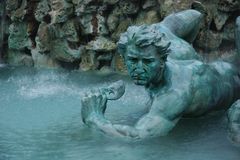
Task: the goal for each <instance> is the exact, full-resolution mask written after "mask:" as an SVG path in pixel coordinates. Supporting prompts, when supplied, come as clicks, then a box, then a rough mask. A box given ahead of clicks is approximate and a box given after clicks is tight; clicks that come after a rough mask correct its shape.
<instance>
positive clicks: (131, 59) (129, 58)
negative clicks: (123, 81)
mask: <svg viewBox="0 0 240 160" xmlns="http://www.w3.org/2000/svg"><path fill="white" fill-rule="evenodd" d="M128 60H129V61H131V62H133V63H137V61H138V59H137V58H134V57H128Z"/></svg>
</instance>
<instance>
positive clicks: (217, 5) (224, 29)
mask: <svg viewBox="0 0 240 160" xmlns="http://www.w3.org/2000/svg"><path fill="white" fill-rule="evenodd" d="M200 2H202V4H203V6H204V7H202V6H201V5H199V3H198V2H194V1H193V0H6V5H5V8H6V11H7V19H6V20H7V21H6V23H5V28H6V29H5V33H4V34H3V35H0V38H1V37H2V36H4V40H5V44H7V45H3V46H5V49H4V51H5V52H4V57H5V61H7V62H8V63H10V64H13V65H27V66H35V67H50V68H56V67H66V68H74V69H80V70H84V71H86V70H108V69H111V70H124V67H123V62H122V59H121V57H120V56H119V55H118V54H117V53H116V42H117V41H118V39H119V36H120V34H121V33H122V32H124V31H126V29H127V28H128V26H130V25H141V24H152V23H156V22H159V21H161V20H162V19H163V18H164V17H165V16H167V15H169V14H170V13H172V12H177V11H180V10H184V9H189V8H194V9H197V10H199V11H201V12H202V13H203V14H205V20H204V22H203V23H202V27H201V31H200V33H199V35H198V36H197V39H196V40H195V42H194V46H195V47H196V48H197V49H198V50H199V52H201V53H205V54H208V55H211V54H220V53H222V52H224V51H229V49H233V48H234V21H235V18H236V17H237V16H238V15H239V11H240V1H239V0H211V1H207V0H200ZM1 4H3V3H2V0H1ZM0 8H3V7H1V5H0ZM2 10H3V9H0V13H1V15H2V14H3V12H2ZM1 50H2V51H3V49H1Z"/></svg>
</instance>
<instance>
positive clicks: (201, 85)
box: [155, 59, 240, 115]
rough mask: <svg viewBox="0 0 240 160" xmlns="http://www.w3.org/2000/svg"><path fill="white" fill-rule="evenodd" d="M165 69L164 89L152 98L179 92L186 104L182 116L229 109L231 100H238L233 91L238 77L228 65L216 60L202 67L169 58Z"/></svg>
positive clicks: (236, 85) (196, 63) (235, 91)
mask: <svg viewBox="0 0 240 160" xmlns="http://www.w3.org/2000/svg"><path fill="white" fill-rule="evenodd" d="M166 66H167V72H168V74H167V81H168V82H167V87H165V88H164V90H159V93H158V95H157V96H156V97H155V98H159V96H163V95H164V94H165V93H167V92H168V91H170V90H178V91H181V92H183V96H184V99H185V101H187V102H186V104H188V105H187V106H185V109H184V114H190V115H201V114H203V113H205V112H206V111H209V110H215V109H220V108H224V107H227V106H230V105H231V103H232V102H233V100H234V99H236V98H239V97H240V93H238V92H239V91H237V90H238V89H239V88H240V84H239V83H237V82H238V81H239V75H238V73H237V72H236V70H235V68H234V66H232V65H231V64H229V63H226V62H223V61H216V62H214V63H210V64H205V63H203V62H201V61H198V60H184V61H182V60H173V59H169V60H168V62H167V63H166ZM237 78H238V79H237ZM173 107H174V106H173Z"/></svg>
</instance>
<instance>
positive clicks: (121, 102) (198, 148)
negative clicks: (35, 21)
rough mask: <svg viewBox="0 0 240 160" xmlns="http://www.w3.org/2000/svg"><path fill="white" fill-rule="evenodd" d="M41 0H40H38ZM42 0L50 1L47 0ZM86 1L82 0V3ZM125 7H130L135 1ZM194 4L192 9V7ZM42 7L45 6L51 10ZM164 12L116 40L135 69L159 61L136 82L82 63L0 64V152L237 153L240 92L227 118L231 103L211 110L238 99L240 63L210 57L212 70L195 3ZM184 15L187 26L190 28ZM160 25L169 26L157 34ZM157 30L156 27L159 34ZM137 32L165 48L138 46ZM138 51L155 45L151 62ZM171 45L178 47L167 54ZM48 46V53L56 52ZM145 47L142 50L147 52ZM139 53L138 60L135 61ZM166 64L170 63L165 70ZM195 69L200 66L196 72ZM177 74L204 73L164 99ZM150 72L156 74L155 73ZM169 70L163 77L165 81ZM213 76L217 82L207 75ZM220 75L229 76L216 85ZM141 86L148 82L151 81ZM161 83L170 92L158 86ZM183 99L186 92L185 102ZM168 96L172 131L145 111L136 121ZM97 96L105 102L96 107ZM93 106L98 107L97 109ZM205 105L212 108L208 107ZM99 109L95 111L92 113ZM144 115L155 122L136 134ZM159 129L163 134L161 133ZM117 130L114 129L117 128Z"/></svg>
mask: <svg viewBox="0 0 240 160" xmlns="http://www.w3.org/2000/svg"><path fill="white" fill-rule="evenodd" d="M27 2H31V1H27ZM34 2H36V3H37V1H34ZM40 2H42V3H43V4H45V3H47V2H48V1H45V0H44V1H40ZM54 2H55V1H54ZM56 2H57V1H56ZM58 2H61V3H62V4H67V5H68V3H70V1H64V0H63V1H58ZM77 2H81V1H78V0H75V1H74V3H77ZM84 2H85V1H84ZM86 2H89V1H88V0H87V1H86ZM98 2H100V1H98ZM106 2H108V1H106ZM111 2H112V3H115V2H116V3H117V0H111ZM121 2H124V3H126V4H127V3H128V2H132V1H125V0H123V1H122V0H121ZM150 2H153V1H150ZM109 3H110V2H109ZM153 4H154V3H153ZM111 5H112V4H111ZM46 6H47V5H46ZM60 6H61V5H60ZM80 7H81V5H79V6H78V8H80ZM24 9H25V8H24ZM126 9H128V7H127V5H126ZM60 10H61V9H60ZM14 11H15V10H14ZM41 11H42V10H41ZM189 12H191V13H192V14H186V13H189ZM39 13H43V14H44V15H45V14H47V12H39ZM61 13H63V12H61ZM176 15H177V16H180V17H182V18H186V19H188V20H189V21H185V22H188V23H185V22H184V23H180V21H175V22H178V24H181V25H182V26H181V25H180V27H179V26H178V25H175V24H177V23H172V20H174V19H175V18H176V17H175V16H176ZM63 16H65V14H63ZM174 17H175V18H174ZM196 17H197V18H196ZM45 18H46V17H45ZM165 20H166V21H163V22H160V23H158V24H153V25H144V26H140V27H137V26H132V27H130V28H129V30H128V32H127V34H126V33H125V34H123V35H122V38H121V39H120V41H119V43H118V45H119V51H120V53H121V54H122V55H123V57H125V62H126V65H127V67H128V70H130V71H131V70H135V69H136V68H134V66H135V67H136V66H143V62H144V63H147V65H145V68H144V69H145V70H147V69H149V68H151V69H153V70H151V71H152V72H147V73H145V74H141V75H139V74H136V72H131V73H130V75H131V77H132V78H133V81H132V80H131V79H130V77H129V76H126V75H124V74H122V73H112V72H96V71H88V72H81V71H78V70H73V71H69V70H64V69H43V68H29V67H24V66H21V67H20V66H18V67H16V66H10V65H9V66H8V67H4V68H3V67H0V160H8V159H10V160H99V159H100V160H101V159H104V160H123V159H124V160H134V159H138V160H155V159H158V160H176V159H177V160H181V159H184V160H185V159H187V160H188V159H189V160H202V159H204V160H205V159H206V160H238V159H239V153H240V148H239V146H237V145H234V144H233V143H232V142H231V141H229V139H228V136H227V135H228V133H227V130H228V128H227V127H228V119H229V122H230V127H231V126H232V130H230V133H231V135H230V136H232V137H231V138H233V140H236V134H235V133H238V130H233V129H236V128H233V127H235V126H238V125H239V121H238V116H239V108H240V107H239V106H240V105H239V101H237V102H236V103H234V105H233V106H232V107H231V110H229V113H228V119H227V113H226V112H225V111H224V110H219V111H214V112H209V110H208V109H209V106H211V107H214V105H215V104H216V103H218V102H219V101H220V99H221V102H219V104H221V105H219V106H221V107H224V104H226V106H227V107H229V106H230V105H229V104H230V102H233V101H234V100H235V99H236V97H234V96H233V95H234V94H233V92H232V91H233V90H234V91H235V92H236V94H235V95H236V96H239V95H238V94H239V92H238V91H239V90H238V89H239V88H237V87H239V86H238V84H236V85H234V84H233V83H234V82H235V81H237V82H238V80H239V75H235V72H232V71H233V70H234V68H235V67H232V65H229V63H223V62H220V61H218V62H217V63H211V64H210V65H211V67H210V70H209V68H208V67H209V66H208V64H205V63H202V61H201V60H202V59H201V56H199V55H198V54H197V53H196V52H195V50H194V49H193V47H192V45H190V43H192V41H193V40H194V38H195V37H196V34H197V32H198V25H199V23H198V22H199V21H200V20H201V14H199V12H197V11H193V10H190V11H189V10H187V11H183V12H180V13H177V12H175V14H173V15H171V16H170V17H168V18H166V19H165ZM1 22H2V21H1ZM169 23H171V24H173V25H174V26H172V25H170V26H168V25H169ZM1 24H2V23H1ZM43 24H44V25H48V24H45V23H43ZM43 24H42V25H43ZM186 24H188V25H187V26H188V27H189V28H187V27H185V25H186ZM60 25H61V24H60ZM16 28H17V26H16ZM69 28H71V25H70V27H69ZM169 28H171V30H169ZM42 29H44V27H43V28H42ZM156 29H160V30H163V31H164V32H162V33H159V32H158V31H156ZM182 29H185V30H182ZM238 29H239V28H238ZM135 32H136V34H134V33H135ZM152 32H153V33H154V34H151V33H152ZM1 33H2V32H1ZM43 33H45V32H44V31H43ZM139 33H140V34H139ZM141 33H144V34H141ZM149 33H150V34H149ZM237 33H239V32H237ZM142 35H144V36H142ZM147 35H148V36H147ZM135 36H136V37H135ZM126 37H127V38H126ZM134 37H135V38H136V39H134V40H136V41H137V42H139V43H138V45H140V46H144V47H145V45H146V46H148V45H149V44H151V45H152V44H154V45H156V46H158V49H159V50H161V53H162V54H157V53H156V48H154V47H153V46H150V47H148V48H147V49H144V47H143V48H141V47H140V49H139V48H138V47H139V46H138V45H136V46H137V47H136V46H134V45H132V44H134V43H136V41H134V40H132V39H131V38H134ZM146 37H147V40H146ZM153 37H154V40H153V39H152V38H153ZM43 39H44V37H43ZM63 39H64V38H63ZM160 39H161V40H162V41H161V40H160ZM237 39H238V38H237ZM127 40H130V41H127ZM131 40H132V41H131ZM237 42H239V39H238V40H237ZM44 44H47V43H44ZM94 44H95V43H94ZM106 44H109V43H106ZM237 44H239V43H237ZM43 47H45V46H44V45H43ZM128 49H130V50H131V51H137V52H133V56H131V55H130V56H129V54H128V53H129V52H126V51H127V50H128ZM111 51H112V49H111ZM140 51H144V53H148V55H150V58H149V57H148V58H146V57H145V59H144V60H143V61H141V62H138V61H139V57H138V56H139V54H140V53H142V52H140ZM169 51H173V52H171V53H170V54H165V53H166V52H169ZM187 51H189V52H187ZM109 52H110V51H109ZM1 53H2V52H1ZM96 53H97V52H96ZM153 53H154V54H153ZM41 54H42V56H46V55H47V54H48V52H46V53H44V54H43V53H41ZM134 54H136V55H134ZM29 56H30V53H29ZM47 56H48V55H47ZM134 56H135V57H134ZM136 56H137V58H136ZM141 56H143V57H144V56H145V54H141ZM141 58H142V57H141ZM156 59H160V61H156ZM166 60H167V61H166ZM230 60H231V59H230ZM136 62H138V65H136V64H135V63H136ZM219 64H223V65H219ZM149 66H150V67H149ZM154 66H155V67H156V68H157V69H156V68H155V67H154ZM201 66H206V68H201ZM222 66H223V67H222ZM226 66H228V67H229V68H228V69H229V74H228V75H225V74H224V72H223V71H224V70H225V69H226ZM214 67H215V68H214ZM166 68H167V69H169V70H165V69H166ZM216 68H218V69H219V68H220V70H218V71H222V72H221V73H223V74H224V78H222V77H221V76H220V75H219V74H218V73H219V72H216V70H215V69H216ZM170 69H171V70H170ZM188 69H195V70H194V71H193V72H190V70H188ZM204 69H206V71H208V73H207V74H206V76H204V74H202V76H199V75H198V74H197V73H196V70H197V71H198V73H204V71H205V70H204ZM135 71H136V70H135ZM166 71H167V72H166ZM170 71H171V72H170ZM137 72H138V73H139V72H140V73H142V70H140V69H139V68H137ZM167 73H169V74H167ZM171 73H173V74H172V75H174V76H177V77H175V78H174V79H172V83H171V84H170V83H168V85H167V87H169V86H177V87H179V86H183V87H186V86H189V82H192V81H191V80H189V79H188V80H187V78H189V77H191V76H189V73H195V75H196V76H193V79H194V80H195V82H199V83H198V85H196V88H195V89H193V92H194V93H193V92H191V93H192V94H188V93H186V94H184V95H181V93H182V91H184V89H182V88H174V89H173V91H175V93H178V94H177V95H176V94H175V95H173V96H171V97H170V98H169V97H167V96H166V98H163V99H160V102H156V100H157V98H156V97H157V96H158V95H157V94H159V95H161V94H164V93H166V92H165V91H167V90H168V89H169V88H167V87H165V88H164V89H163V88H162V87H164V85H161V84H162V82H164V83H163V84H167V83H166V82H167V80H169V79H171V76H169V75H171ZM179 73H180V74H179ZM209 73H211V74H209ZM166 75H167V76H166ZM156 76H158V77H160V78H156ZM147 77H151V78H149V79H147ZM161 77H165V79H164V81H162V80H163V79H161ZM166 77H167V78H166ZM205 79H206V80H209V81H211V80H212V81H211V82H210V83H201V82H204V80H205ZM148 80H149V81H150V82H151V83H150V84H149V83H148ZM228 80H230V82H229V81H228ZM123 82H124V83H123ZM133 82H134V83H135V84H138V85H135V84H134V83H133ZM219 82H225V83H221V84H220V85H218V83H219ZM192 84H194V83H192ZM209 84H211V85H209ZM142 85H144V86H146V89H147V90H146V89H145V88H144V87H142ZM193 86H194V85H193ZM199 86H200V87H199ZM91 88H92V89H93V90H91ZM215 89H217V91H216V90H215ZM160 90H162V92H159V91H160ZM190 90H191V89H190ZM236 90H238V91H236ZM225 91H226V92H225ZM197 93H198V98H199V97H200V98H201V96H202V95H204V96H205V97H203V98H201V99H200V98H199V99H198V98H196V99H194V98H192V97H191V96H193V95H196V94H197ZM202 93H203V94H202ZM209 93H211V94H210V95H209ZM187 96H190V98H187ZM213 96H214V98H215V99H214V98H213ZM179 97H180V98H179ZM168 98H169V99H168ZM185 98H186V101H184V102H183V99H185ZM238 98H239V97H238ZM174 99H175V100H176V101H174ZM181 99H182V101H181ZM189 99H192V100H193V101H195V102H196V103H195V104H197V105H196V108H195V110H194V108H188V109H187V110H186V108H184V107H183V108H181V105H182V104H184V103H185V102H189ZM233 99H234V100H233ZM100 102H102V103H100ZM174 102H176V103H174ZM169 103H174V105H173V106H174V109H170V110H168V109H169V108H170V107H169V108H168V107H167V108H166V110H167V111H169V112H168V117H167V118H169V119H167V120H166V119H164V118H165V117H164V118H162V117H161V118H162V120H166V121H163V122H164V125H163V129H165V130H161V129H162V128H161V127H159V126H154V125H156V124H159V123H157V122H158V120H159V119H160V118H159V117H157V116H154V117H147V118H146V119H148V118H149V120H150V121H151V123H146V121H141V122H140V123H139V122H138V121H139V119H143V118H142V117H144V115H145V114H146V113H148V112H149V110H151V107H152V106H154V105H155V104H161V105H167V104H169ZM199 103H201V105H199ZM91 104H92V106H91ZM95 104H96V106H99V108H96V107H95V106H94V105H95ZM98 104H102V105H98ZM155 106H156V105H155ZM202 106H206V108H202ZM197 107H199V108H197ZM177 109H180V110H181V109H183V110H184V111H185V113H188V115H187V116H188V117H187V116H186V115H184V116H182V112H181V111H179V110H177ZM93 110H94V111H95V112H96V113H92V111H93ZM156 110H158V108H156ZM156 110H155V111H156ZM166 110H165V111H166ZM155 111H154V112H155ZM175 111H177V112H175ZM178 111H179V112H178ZM154 112H153V113H154ZM156 112H158V111H156ZM156 112H155V113H156ZM158 113H159V112H158ZM190 113H191V114H190ZM203 113H206V114H204V115H202V114H203ZM91 114H92V115H94V116H93V117H91V116H89V115H91ZM196 115H197V117H195V116H196ZM200 115H201V116H200ZM193 116H194V118H193ZM102 122H103V123H105V122H106V123H107V125H105V126H102V127H101V126H100V125H101V123H102ZM155 122H156V123H155ZM236 122H237V123H236ZM136 123H138V124H140V125H141V127H143V128H144V127H149V128H147V130H146V132H142V133H141V134H138V131H136V132H135V133H134V130H133V132H129V130H131V129H132V128H134V127H135V124H136ZM144 123H145V124H144ZM116 124H117V125H116ZM118 124H124V125H125V126H124V127H122V126H121V125H118ZM111 125H113V126H114V127H116V130H115V131H112V130H111V127H112V126H111ZM136 126H137V125H136ZM138 127H139V126H138ZM99 128H100V130H99ZM159 128H160V130H161V133H159ZM137 129H139V128H137ZM170 130H171V131H170ZM102 131H103V132H105V133H108V134H105V133H103V132H102ZM164 132H165V133H168V134H167V135H165V136H160V135H162V134H165V133H164ZM109 134H110V135H115V136H109ZM116 135H119V136H120V138H119V137H117V136H116ZM139 135H140V136H139Z"/></svg>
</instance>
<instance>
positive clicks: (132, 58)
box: [118, 25, 170, 86]
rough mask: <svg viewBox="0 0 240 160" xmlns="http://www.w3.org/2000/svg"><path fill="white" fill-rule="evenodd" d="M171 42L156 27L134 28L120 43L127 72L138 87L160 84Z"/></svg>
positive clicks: (120, 50)
mask: <svg viewBox="0 0 240 160" xmlns="http://www.w3.org/2000/svg"><path fill="white" fill-rule="evenodd" d="M169 46H170V42H169V41H168V40H167V38H166V37H165V34H164V33H161V32H160V31H159V29H157V27H156V25H150V26H146V25H143V26H132V27H129V28H128V30H127V31H126V32H125V33H123V34H122V35H121V37H120V40H119V42H118V52H119V53H120V54H121V55H122V56H123V58H124V62H125V64H126V66H127V70H128V72H129V74H130V76H131V78H132V79H133V81H134V83H135V84H137V85H145V86H147V85H149V84H156V83H160V81H161V80H162V78H163V72H164V68H165V62H166V60H167V55H168V52H169V50H170V49H169Z"/></svg>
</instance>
